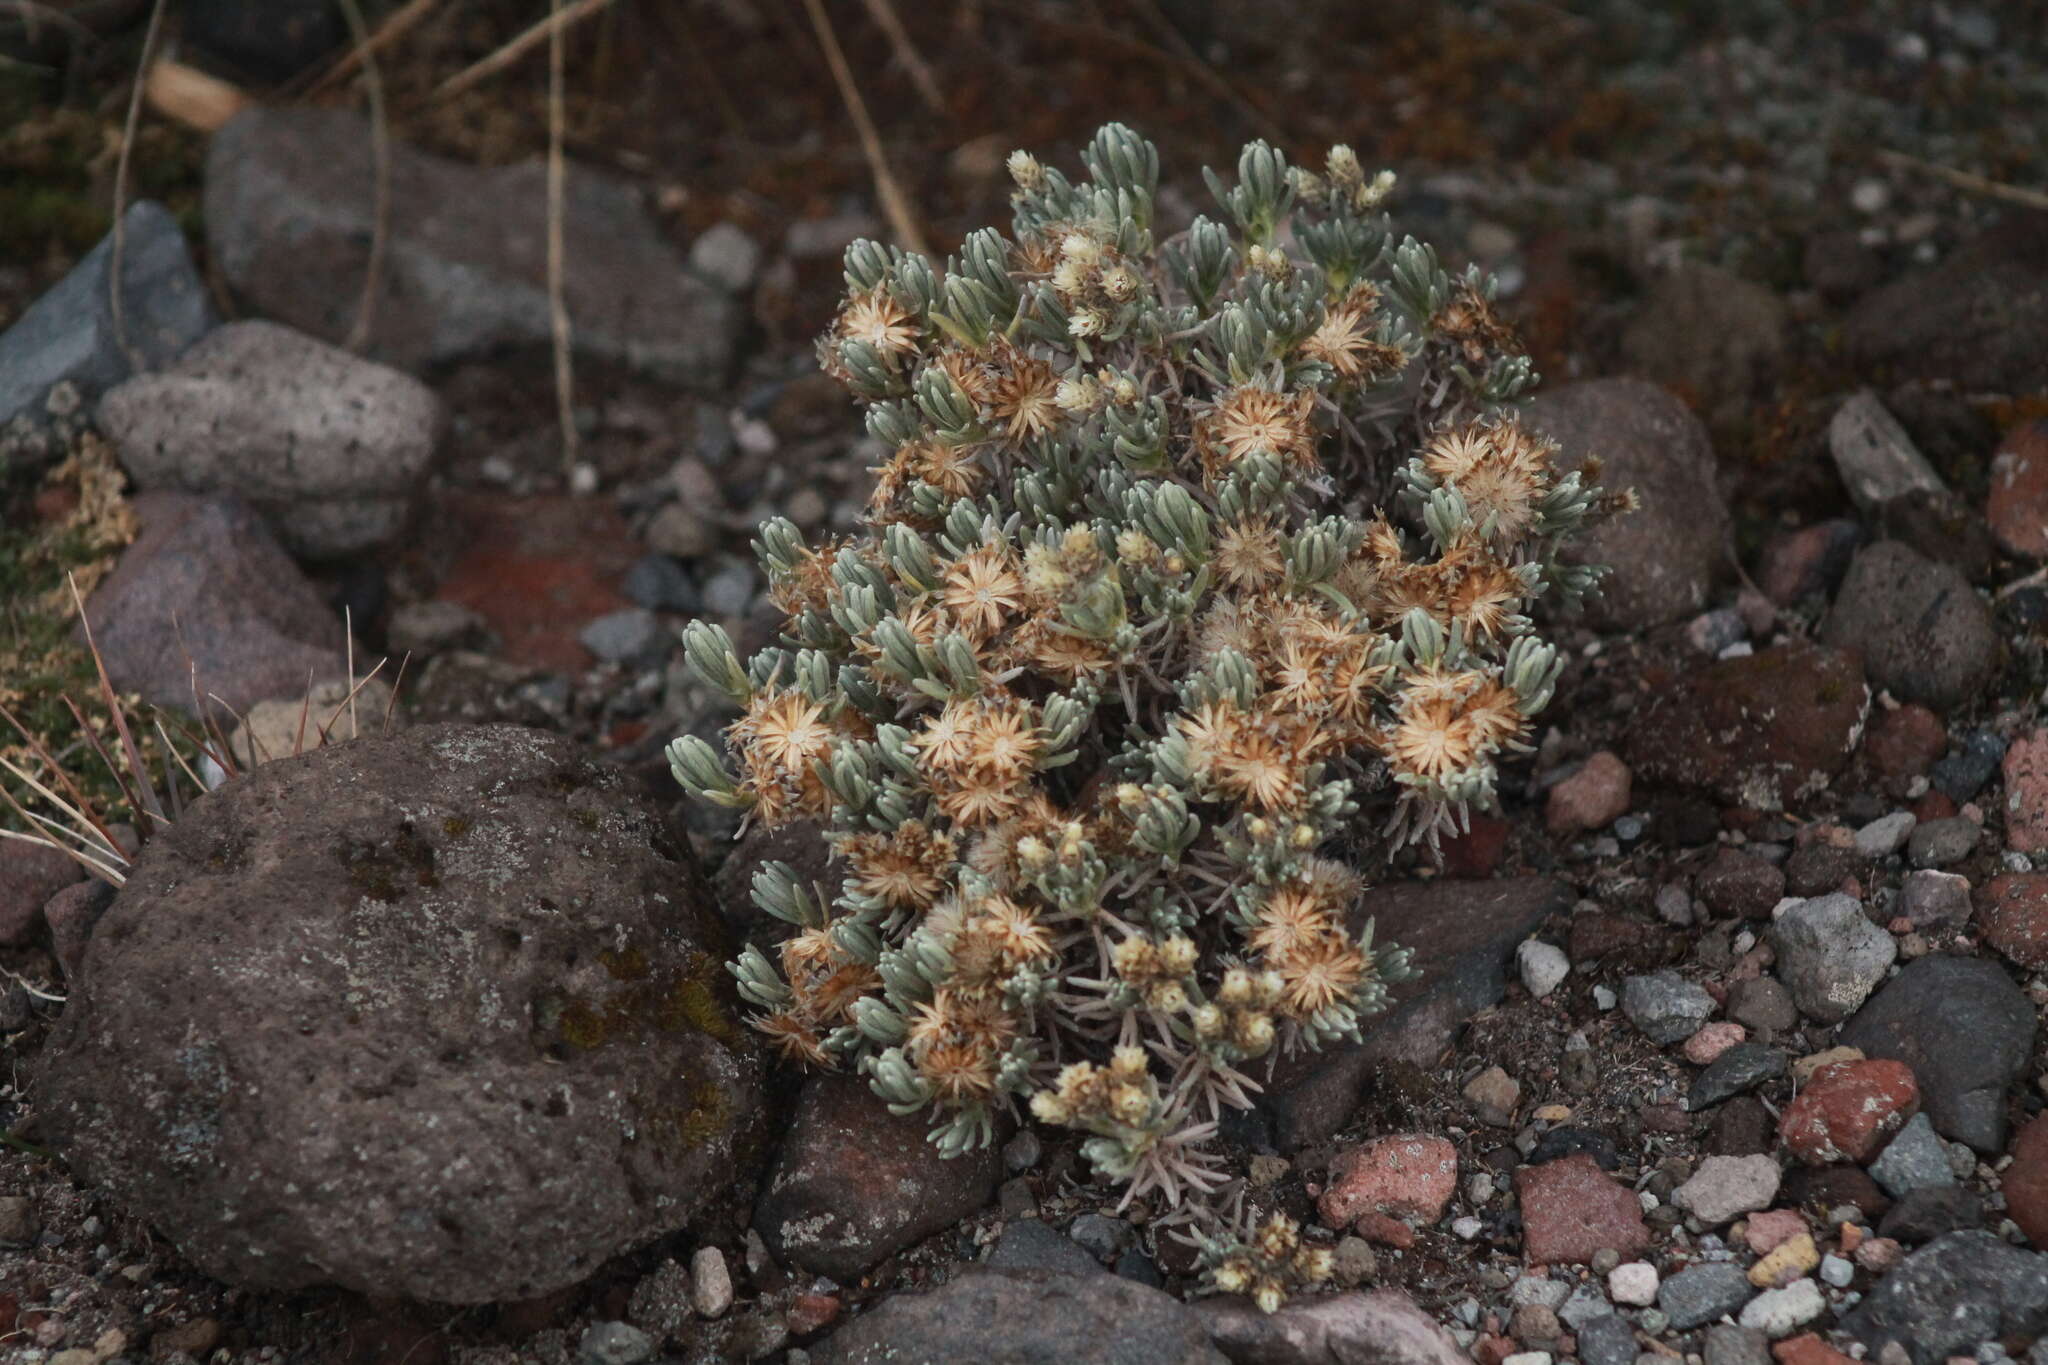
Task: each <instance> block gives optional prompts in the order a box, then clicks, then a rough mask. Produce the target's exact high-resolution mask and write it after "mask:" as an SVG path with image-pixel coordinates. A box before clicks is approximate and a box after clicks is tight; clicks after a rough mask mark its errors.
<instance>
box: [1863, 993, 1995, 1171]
mask: <svg viewBox="0 0 2048 1365" xmlns="http://www.w3.org/2000/svg"><path fill="white" fill-rule="evenodd" d="M1839 1041H1841V1042H1842V1043H1845V1044H1847V1045H1848V1046H1850V1047H1855V1048H1861V1049H1862V1050H1863V1053H1864V1055H1865V1056H1868V1057H1891V1058H1895V1059H1897V1060H1898V1061H1902V1062H1904V1063H1905V1064H1906V1065H1907V1066H1910V1067H1912V1068H1913V1077H1914V1079H1915V1080H1917V1081H1918V1082H1919V1083H1920V1100H1921V1107H1922V1108H1923V1109H1924V1110H1925V1111H1926V1113H1927V1116H1928V1117H1929V1118H1930V1119H1932V1120H1933V1122H1934V1130H1935V1131H1936V1132H1938V1133H1940V1134H1941V1135H1942V1136H1944V1137H1947V1138H1950V1139H1953V1140H1954V1141H1957V1142H1967V1143H1969V1144H1970V1146H1972V1147H1974V1148H1976V1149H1977V1150H1978V1151H1979V1152H1984V1153H1993V1152H1999V1151H2002V1150H2004V1147H2005V1092H2006V1087H2007V1086H2009V1085H2011V1084H2012V1082H2013V1080H2014V1078H2016V1077H2017V1076H2018V1075H2019V1074H2020V1071H2021V1069H2022V1068H2024V1067H2025V1066H2026V1063H2027V1058H2028V1055H2029V1054H2030V1053H2031V1051H2032V1049H2033V1046H2034V1007H2033V1006H2032V1005H2031V1004H2030V1003H2029V1002H2028V1000H2027V997H2026V996H2025V995H2024V994H2023V993H2021V991H2020V989H2019V987H2017V986H2015V985H2013V983H2012V979H2011V978H2010V977H2008V976H2006V974H2005V972H2004V971H2003V970H2002V969H2001V968H2000V967H1999V966H1998V965H1997V964H1996V963H1993V962H1989V961H1986V960H1984V959H1982V958H1964V957H1951V956H1949V955H1947V954H1945V953H1934V954H1930V955H1928V956H1926V957H1923V958H1921V959H1919V960H1918V961H1916V962H1912V963H1909V964H1907V966H1906V967H1905V969H1904V970H1903V971H1901V972H1900V973H1899V974H1898V976H1896V977H1895V978H1893V979H1892V981H1891V982H1890V983H1888V984H1887V985H1886V986H1885V988H1884V989H1883V990H1881V991H1879V992H1878V993H1877V994H1876V995H1875V996H1874V997H1872V999H1871V1001H1870V1003H1869V1004H1867V1005H1865V1006H1864V1007H1863V1008H1862V1009H1861V1010H1859V1011H1858V1012H1857V1013H1856V1015H1855V1016H1854V1017H1853V1018H1851V1019H1850V1020H1849V1022H1848V1023H1846V1024H1844V1025H1842V1029H1841V1033H1840V1036H1839Z"/></svg>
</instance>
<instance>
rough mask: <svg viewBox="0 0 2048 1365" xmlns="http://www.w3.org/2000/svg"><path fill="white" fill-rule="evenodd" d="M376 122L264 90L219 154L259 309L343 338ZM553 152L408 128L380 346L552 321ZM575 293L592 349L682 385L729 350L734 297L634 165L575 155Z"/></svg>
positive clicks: (577, 321) (529, 328)
mask: <svg viewBox="0 0 2048 1365" xmlns="http://www.w3.org/2000/svg"><path fill="white" fill-rule="evenodd" d="M370 146H371V139H370V129H369V125H368V123H367V122H366V121H365V120H364V119H363V118H361V117H359V116H357V115H355V114H352V113H347V112H344V111H342V110H338V109H315V108H311V107H305V106H300V107H296V108H284V107H275V106H260V107H253V108H251V109H248V110H246V111H244V112H243V113H241V114H239V115H237V116H236V117H235V118H234V119H233V120H231V121H230V122H229V123H228V125H227V126H226V127H224V128H222V129H221V130H220V131H219V132H218V133H216V134H215V135H214V138H213V144H212V147H211V149H210V150H209V153H208V156H207V165H206V203H205V210H206V228H207V239H208V244H209V245H210V246H211V247H212V250H213V259H214V261H215V262H216V263H217V264H218V265H219V266H220V268H221V270H222V272H223V273H224V274H225V275H226V277H227V280H228V283H229V284H230V285H231V286H232V287H233V288H234V290H235V292H236V294H237V295H238V296H240V297H241V298H242V299H243V301H244V302H246V303H247V304H249V305H250V306H251V308H252V309H253V310H254V311H257V312H261V313H263V314H265V315H267V316H270V317H274V318H276V319H278V320H279V321H282V322H286V323H289V324H290V325H292V326H294V327H297V328H298V329H299V330H300V331H303V332H308V333H311V334H312V335H314V336H317V337H320V338H322V339H324V340H327V341H331V342H336V343H340V342H341V341H342V340H343V339H344V338H346V337H347V335H348V333H349V331H350V329H351V328H352V327H353V326H354V325H355V322H356V310H357V300H358V295H359V291H358V290H357V289H356V288H354V287H350V288H337V287H336V282H337V281H347V282H349V283H350V285H351V286H353V285H354V284H355V283H356V282H358V281H360V280H361V279H362V278H363V274H364V268H365V266H366V265H367V260H368V253H369V247H370V241H371V236H372V226H373V225H372V213H373V211H374V206H375V204H376V202H377V197H376V195H375V193H374V185H375V177H374V174H373V170H372V166H371V159H370ZM545 191H546V168H545V167H544V166H543V165H542V164H541V163H540V162H538V161H534V162H524V163H521V164H519V165H514V166H506V167H502V168H497V169H478V168H475V167H471V166H465V165H461V164H458V163H456V162H452V161H446V160H443V159H441V158H439V157H434V156H429V155H427V154H425V153H423V152H419V151H416V150H414V149H412V148H410V147H406V146H403V145H400V146H396V147H393V148H392V154H391V218H390V222H391V230H390V237H389V245H388V248H387V254H386V257H385V262H384V277H383V278H384V283H383V289H382V291H381V293H380V294H379V295H378V297H377V300H376V315H375V323H374V326H373V327H372V329H371V333H370V345H369V351H368V354H369V355H370V356H371V357H372V358H373V359H377V360H381V361H383V362H384V363H386V364H389V365H395V366H397V367H398V368H400V369H402V370H410V371H414V372H418V371H420V370H422V369H425V368H426V367H428V366H431V365H437V364H443V363H447V362H450V361H455V360H461V359H464V358H466V357H471V356H476V355H480V354H483V353H485V352H489V351H492V350H497V349H500V348H507V347H521V346H526V347H541V346H545V345H547V344H548V341H549V337H550V328H549V310H548V297H547V285H546V281H547V230H546V222H545V215H546V204H547V195H546V192H545ZM563 231H564V234H565V238H566V241H565V246H566V248H567V261H568V269H567V276H566V303H567V306H568V310H569V316H570V319H571V321H572V322H573V324H574V327H573V336H574V338H575V345H576V348H577V350H578V351H579V352H581V353H583V354H585V355H590V356H594V357H598V358H601V359H605V360H610V361H616V362H621V363H624V364H627V365H631V366H633V367H635V368H636V369H641V370H645V371H647V372H649V373H651V374H654V375H656V376H658V377H660V378H663V379H667V380H670V381H673V382H677V383H684V384H710V383H714V382H716V381H717V380H718V379H719V378H720V377H721V376H722V375H723V373H724V371H725V369H726V367H727V365H728V364H729V363H730V361H731V358H732V352H733V346H734V342H735V338H736V335H737V331H738V328H739V322H740V319H739V310H738V308H737V306H736V305H735V304H734V303H733V301H732V300H731V299H730V297H728V296H727V295H726V294H725V293H724V291H722V290H720V289H718V288H716V287H714V286H712V285H710V284H708V283H706V282H704V281H703V280H700V279H698V278H697V277H696V276H695V275H693V274H691V273H690V271H689V269H688V267H687V266H686V264H685V263H684V261H683V258H682V257H681V256H680V255H679V254H678V253H677V252H676V251H675V250H673V249H672V248H671V247H670V246H669V245H668V243H667V242H666V241H665V240H663V238H662V236H661V234H660V232H659V231H657V230H656V228H655V225H654V223H653V221H652V220H651V219H650V218H649V216H648V214H647V212H646V210H645V209H644V207H643V206H642V204H641V202H640V199H639V197H638V195H637V194H636V193H635V192H634V190H633V189H631V188H630V187H629V186H627V185H626V184H624V183H623V182H620V181H617V180H614V179H611V178H610V177H608V176H605V175H602V174H600V173H598V172H596V171H592V170H590V169H588V168H585V167H582V166H576V165H571V166H570V168H569V172H568V180H567V187H566V195H565V221H564V228H563Z"/></svg>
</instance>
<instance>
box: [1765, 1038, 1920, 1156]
mask: <svg viewBox="0 0 2048 1365" xmlns="http://www.w3.org/2000/svg"><path fill="white" fill-rule="evenodd" d="M1919 1111H1920V1087H1919V1086H1918V1085H1917V1084H1916V1083H1915V1082H1914V1080H1913V1069H1912V1068H1911V1067H1909V1066H1907V1065H1906V1064H1905V1063H1904V1062H1895V1061H1892V1060H1890V1059H1889V1058H1870V1059H1867V1060H1864V1061H1854V1062H1835V1063H1833V1064H1831V1065H1828V1066H1824V1067H1822V1068H1821V1069H1820V1070H1818V1071H1816V1072H1815V1073H1814V1074H1813V1079H1812V1080H1810V1081H1809V1082H1807V1085H1806V1089H1804V1090H1802V1091H1801V1092H1800V1093H1799V1094H1798V1095H1797V1096H1796V1097H1794V1099H1793V1100H1792V1102H1791V1103H1790V1104H1788V1105H1786V1106H1785V1113H1784V1116H1783V1117H1782V1118H1781V1119H1779V1121H1778V1136H1779V1137H1781V1138H1782V1139H1784V1142H1785V1145H1786V1146H1787V1147H1789V1148H1791V1150H1792V1154H1793V1155H1794V1156H1797V1157H1798V1158H1799V1159H1800V1160H1801V1161H1804V1162H1806V1163H1808V1164H1809V1165H1813V1166H1827V1165H1832V1164H1834V1163H1835V1162H1837V1161H1854V1162H1856V1163H1858V1164H1859V1165H1860V1164H1862V1163H1863V1162H1866V1161H1869V1160H1870V1159H1871V1158H1872V1157H1874V1156H1876V1155H1877V1154H1878V1152H1879V1151H1880V1150H1882V1149H1883V1147H1884V1144H1885V1141H1886V1139H1888V1138H1890V1137H1891V1135H1892V1134H1893V1133H1896V1132H1898V1131H1899V1129H1900V1128H1902V1127H1904V1126H1905V1123H1906V1120H1907V1119H1910V1118H1912V1117H1913V1115H1914V1114H1916V1113H1918V1112H1919Z"/></svg>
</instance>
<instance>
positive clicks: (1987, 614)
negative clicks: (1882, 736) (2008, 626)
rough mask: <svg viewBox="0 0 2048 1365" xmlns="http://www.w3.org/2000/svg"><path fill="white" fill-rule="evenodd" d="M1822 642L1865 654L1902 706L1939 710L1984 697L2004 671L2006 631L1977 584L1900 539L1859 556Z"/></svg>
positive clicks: (1871, 673) (1876, 677) (1877, 680)
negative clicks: (2001, 636)
mask: <svg viewBox="0 0 2048 1365" xmlns="http://www.w3.org/2000/svg"><path fill="white" fill-rule="evenodd" d="M1821 638H1822V640H1824V641H1825V642H1826V643H1828V644H1830V645H1833V646H1835V647H1836V648H1838V649H1855V650H1859V651H1861V653H1862V655H1863V671H1864V673H1865V675H1866V676H1867V677H1868V678H1869V679H1870V681H1871V682H1872V683H1874V684H1876V685H1877V686H1879V687H1883V688H1886V689H1888V690H1889V691H1890V692H1891V694H1892V695H1893V696H1894V697H1897V698H1898V699H1899V700H1900V701H1917V702H1924V703H1925V704H1926V705H1928V706H1931V707H1933V708H1934V709H1935V710H1938V711H1946V710H1949V709H1951V708H1953V707H1956V706H1959V705H1961V704H1962V703H1964V702H1966V701H1970V700H1972V699H1974V698H1976V697H1977V696H1979V695H1981V694H1982V692H1983V690H1984V688H1985V687H1986V686H1987V685H1988V684H1989V683H1990V681H1991V679H1992V678H1993V677H1994V676H1995V675H1996V674H1997V672H1998V628H1997V626H1996V625H1995V624H1994V623H1993V621H1992V619H1991V609H1990V608H1989V607H1987V606H1985V605H1984V603H1983V601H1982V600H1981V599H1980V598H1979V597H1978V596H1977V592H1976V590H1975V589H1974V588H1972V587H1971V586H1970V581H1969V580H1968V579H1967V578H1965V577H1963V575H1962V573H1961V572H1960V571H1958V570H1957V569H1955V568H1954V567H1952V566H1950V565H1947V564H1936V563H1933V562H1931V561H1929V560H1928V559H1927V558H1926V557H1925V556H1923V555H1921V554H1920V553H1919V552H1918V551H1916V550H1913V549H1911V548H1909V547H1908V546H1906V545H1904V544H1902V543H1900V542H1899V541H1896V540H1881V541H1879V542H1877V543H1876V544H1875V545H1871V546H1869V547H1867V548H1865V549H1864V550H1863V551H1862V552H1861V553H1859V554H1858V555H1857V556H1856V562H1855V563H1854V564H1851V565H1850V566H1849V576H1848V578H1846V579H1845V580H1843V582H1842V590H1841V592H1840V593H1838V594H1837V595H1836V597H1835V605H1834V609H1833V610H1832V611H1830V612H1829V613H1828V617H1827V621H1826V622H1825V623H1824V625H1823V626H1822V628H1821Z"/></svg>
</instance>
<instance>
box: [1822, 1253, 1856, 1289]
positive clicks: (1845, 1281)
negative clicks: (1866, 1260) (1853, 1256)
mask: <svg viewBox="0 0 2048 1365" xmlns="http://www.w3.org/2000/svg"><path fill="white" fill-rule="evenodd" d="M1820 1277H1821V1279H1822V1280H1824V1281H1826V1282H1827V1283H1828V1284H1831V1285H1833V1286H1834V1287H1835V1288H1837V1289H1847V1288H1848V1287H1849V1285H1850V1284H1851V1283H1852V1282H1853V1281H1854V1280H1855V1278H1856V1267H1855V1266H1854V1265H1853V1264H1851V1263H1850V1262H1848V1261H1846V1260H1844V1259H1843V1258H1842V1257H1840V1256H1837V1255H1835V1254H1834V1253H1833V1252H1829V1253H1828V1254H1827V1255H1825V1256H1823V1257H1821V1258H1820Z"/></svg>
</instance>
